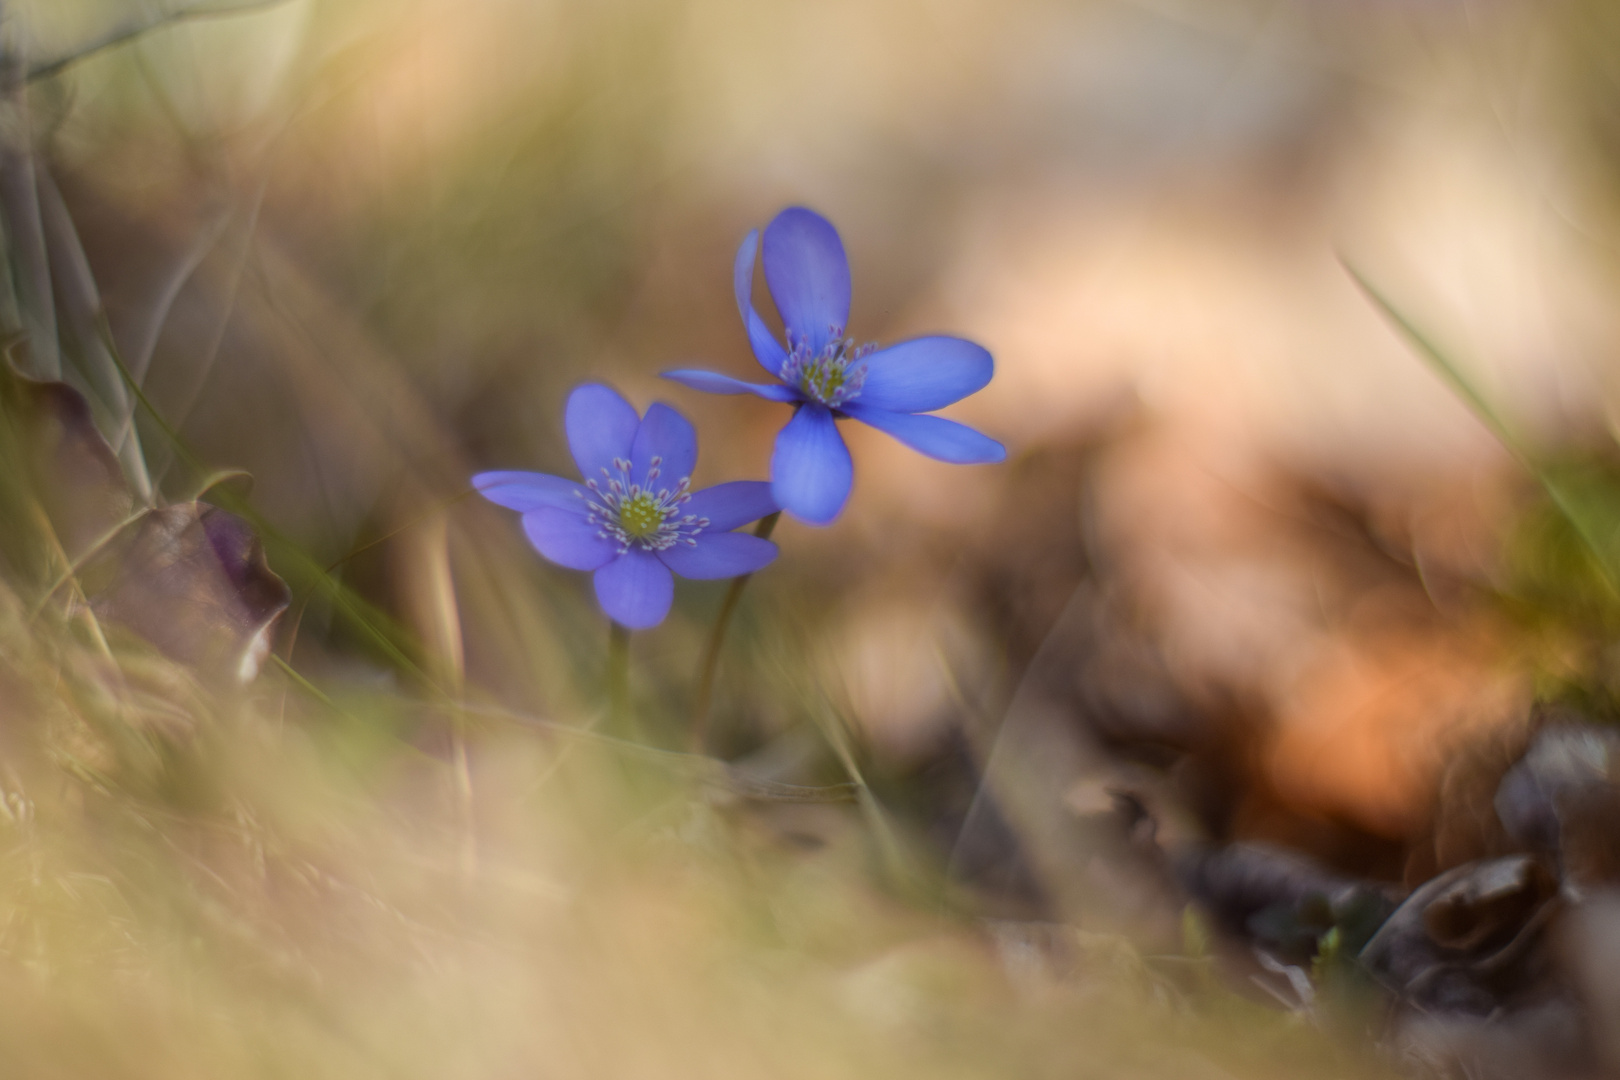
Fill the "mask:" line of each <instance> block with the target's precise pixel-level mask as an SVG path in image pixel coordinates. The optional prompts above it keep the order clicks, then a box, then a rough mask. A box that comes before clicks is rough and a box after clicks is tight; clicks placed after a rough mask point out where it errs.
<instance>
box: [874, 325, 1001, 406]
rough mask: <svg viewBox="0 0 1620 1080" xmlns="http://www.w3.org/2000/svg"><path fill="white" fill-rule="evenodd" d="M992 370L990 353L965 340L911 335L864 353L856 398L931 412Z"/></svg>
mask: <svg viewBox="0 0 1620 1080" xmlns="http://www.w3.org/2000/svg"><path fill="white" fill-rule="evenodd" d="M994 373H995V362H994V361H993V360H991V359H990V353H989V352H988V351H987V350H985V349H984V348H983V347H982V346H979V345H975V344H974V343H973V342H971V341H964V340H962V339H961V338H954V337H923V338H915V339H913V340H911V341H902V342H901V343H900V344H898V345H891V346H889V347H888V348H887V349H880V350H878V351H877V352H875V353H873V354H872V355H871V356H869V357H867V358H866V382H865V384H864V385H863V386H862V387H861V392H860V396H859V398H858V400H859V401H860V403H861V404H862V405H866V406H868V407H870V408H873V409H885V410H887V411H889V412H902V413H919V412H932V411H933V410H935V409H943V408H944V407H945V406H947V405H950V404H951V403H953V402H957V401H960V400H962V399H963V398H965V397H967V396H968V395H969V394H971V393H973V392H974V391H976V390H982V389H984V387H985V385H986V384H987V383H989V381H990V376H991V375H993V374H994Z"/></svg>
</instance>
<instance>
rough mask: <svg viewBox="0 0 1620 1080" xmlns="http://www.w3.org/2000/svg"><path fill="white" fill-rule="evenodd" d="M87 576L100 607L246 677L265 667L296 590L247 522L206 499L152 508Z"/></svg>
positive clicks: (218, 672)
mask: <svg viewBox="0 0 1620 1080" xmlns="http://www.w3.org/2000/svg"><path fill="white" fill-rule="evenodd" d="M85 580H86V583H87V588H88V591H89V594H90V597H91V604H92V606H93V607H94V608H95V610H96V613H97V614H98V615H99V616H101V617H102V618H105V619H110V620H113V621H115V622H118V623H122V624H123V625H125V626H127V627H129V628H131V629H133V630H134V631H136V632H137V633H139V634H140V635H141V636H142V637H144V638H146V639H147V640H148V641H150V642H152V643H153V644H154V645H156V646H157V647H158V648H159V649H161V650H162V651H163V652H164V653H165V654H167V655H168V656H170V657H172V658H174V659H176V660H179V661H181V662H183V663H186V664H189V665H191V666H192V667H195V668H197V669H198V670H199V671H202V672H203V673H204V674H206V675H209V676H213V677H218V678H223V679H227V680H234V681H237V682H246V681H248V680H250V679H252V678H253V677H254V676H255V675H257V674H258V671H259V665H260V664H261V663H262V662H263V661H264V658H265V656H266V654H267V653H268V652H269V649H270V633H271V630H272V629H273V627H274V625H275V622H276V619H277V618H278V617H279V616H280V615H281V613H282V611H284V610H285V609H286V607H287V604H288V600H289V592H288V589H287V585H286V583H285V582H283V581H282V580H281V579H280V578H279V577H277V576H276V575H275V574H274V573H273V572H271V570H270V567H269V565H268V564H267V563H266V562H265V558H264V546H263V544H261V543H260V541H259V538H258V537H257V536H256V535H255V534H254V532H253V530H252V528H251V527H250V526H249V525H248V524H247V522H245V521H243V520H242V519H241V518H239V517H237V516H236V515H234V514H231V513H228V512H227V511H224V510H221V509H219V508H218V507H216V506H209V505H208V504H206V503H200V502H191V503H179V504H176V505H174V506H164V507H158V508H157V509H154V510H149V511H147V512H146V513H145V514H143V515H142V516H141V517H140V519H139V520H138V521H136V522H135V523H134V524H133V525H131V526H130V528H129V529H128V530H126V532H125V534H124V536H123V537H121V538H120V540H119V542H118V543H116V544H113V545H110V546H109V548H108V549H107V551H106V552H105V553H104V554H102V555H101V556H99V557H98V558H97V559H95V560H94V562H93V563H92V565H91V566H90V567H88V568H87V569H86V572H85Z"/></svg>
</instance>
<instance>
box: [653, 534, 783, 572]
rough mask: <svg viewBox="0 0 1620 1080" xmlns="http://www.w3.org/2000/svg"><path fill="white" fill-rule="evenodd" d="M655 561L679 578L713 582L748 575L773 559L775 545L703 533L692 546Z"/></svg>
mask: <svg viewBox="0 0 1620 1080" xmlns="http://www.w3.org/2000/svg"><path fill="white" fill-rule="evenodd" d="M658 557H659V558H660V559H662V560H664V565H665V566H667V567H669V568H670V569H671V570H673V571H675V572H676V573H677V574H679V575H681V577H684V578H692V579H694V580H696V581H713V580H714V579H716V578H728V577H737V576H739V575H741V574H752V573H753V572H754V571H755V570H758V569H759V568H760V567H762V566H765V565H766V564H768V563H769V562H770V561H771V560H772V559H774V558H776V545H775V544H773V543H771V542H770V541H769V540H761V539H760V538H759V537H757V536H749V535H748V534H747V533H734V532H719V533H717V532H708V531H706V530H705V531H704V532H702V533H700V534H698V536H697V540H696V543H695V544H693V545H687V544H676V545H675V546H673V547H670V548H666V549H664V550H663V551H660V552H659V553H658Z"/></svg>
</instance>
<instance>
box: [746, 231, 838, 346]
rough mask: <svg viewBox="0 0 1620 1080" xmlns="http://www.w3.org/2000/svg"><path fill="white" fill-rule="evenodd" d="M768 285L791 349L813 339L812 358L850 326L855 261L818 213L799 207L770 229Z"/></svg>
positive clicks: (767, 252) (766, 261)
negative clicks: (851, 264)
mask: <svg viewBox="0 0 1620 1080" xmlns="http://www.w3.org/2000/svg"><path fill="white" fill-rule="evenodd" d="M765 283H766V284H767V285H769V286H770V287H771V298H772V299H773V300H775V301H776V310H777V311H779V312H781V313H782V322H783V323H784V324H786V326H787V328H788V331H789V339H788V344H789V345H790V346H792V345H794V344H796V343H797V342H798V341H799V339H801V338H808V339H809V342H810V349H811V351H812V352H820V351H821V347H822V346H823V345H825V344H827V342H828V341H829V340H831V339H832V338H833V336H834V335H835V333H836V334H842V333H843V332H844V327H845V326H846V325H848V323H849V260H848V259H846V258H845V257H844V244H843V241H841V240H839V239H838V230H837V229H835V228H833V227H832V223H831V222H829V221H828V220H827V219H826V218H824V217H822V216H821V215H820V214H818V213H816V212H815V211H813V210H806V209H805V208H804V207H802V206H793V207H789V208H788V209H786V210H784V211H782V212H781V213H780V214H777V215H776V219H775V220H774V221H772V222H771V223H770V224H769V225H767V226H765Z"/></svg>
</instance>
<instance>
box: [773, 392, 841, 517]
mask: <svg viewBox="0 0 1620 1080" xmlns="http://www.w3.org/2000/svg"><path fill="white" fill-rule="evenodd" d="M854 480H855V465H854V463H853V462H851V461H850V459H849V447H847V446H845V445H844V439H843V436H841V435H839V434H838V427H837V425H835V424H834V423H833V418H832V413H831V412H829V411H828V410H827V407H826V406H825V405H819V404H815V403H810V404H807V405H804V406H803V407H802V408H800V409H799V411H798V412H796V413H794V414H793V419H792V420H789V421H788V424H787V427H785V428H783V429H782V431H781V433H780V434H778V435H777V436H776V452H775V453H773V454H772V455H771V494H772V495H773V496H774V497H775V499H776V502H777V505H778V506H780V507H782V509H784V510H786V511H787V512H788V513H790V514H792V515H793V516H794V517H797V518H801V519H803V520H805V521H808V522H809V523H810V524H812V525H826V524H827V523H828V522H830V521H832V519H833V518H835V517H837V516H838V512H839V511H840V510H842V509H843V508H844V502H845V500H847V499H848V498H849V488H850V485H851V484H852V483H854Z"/></svg>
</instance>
